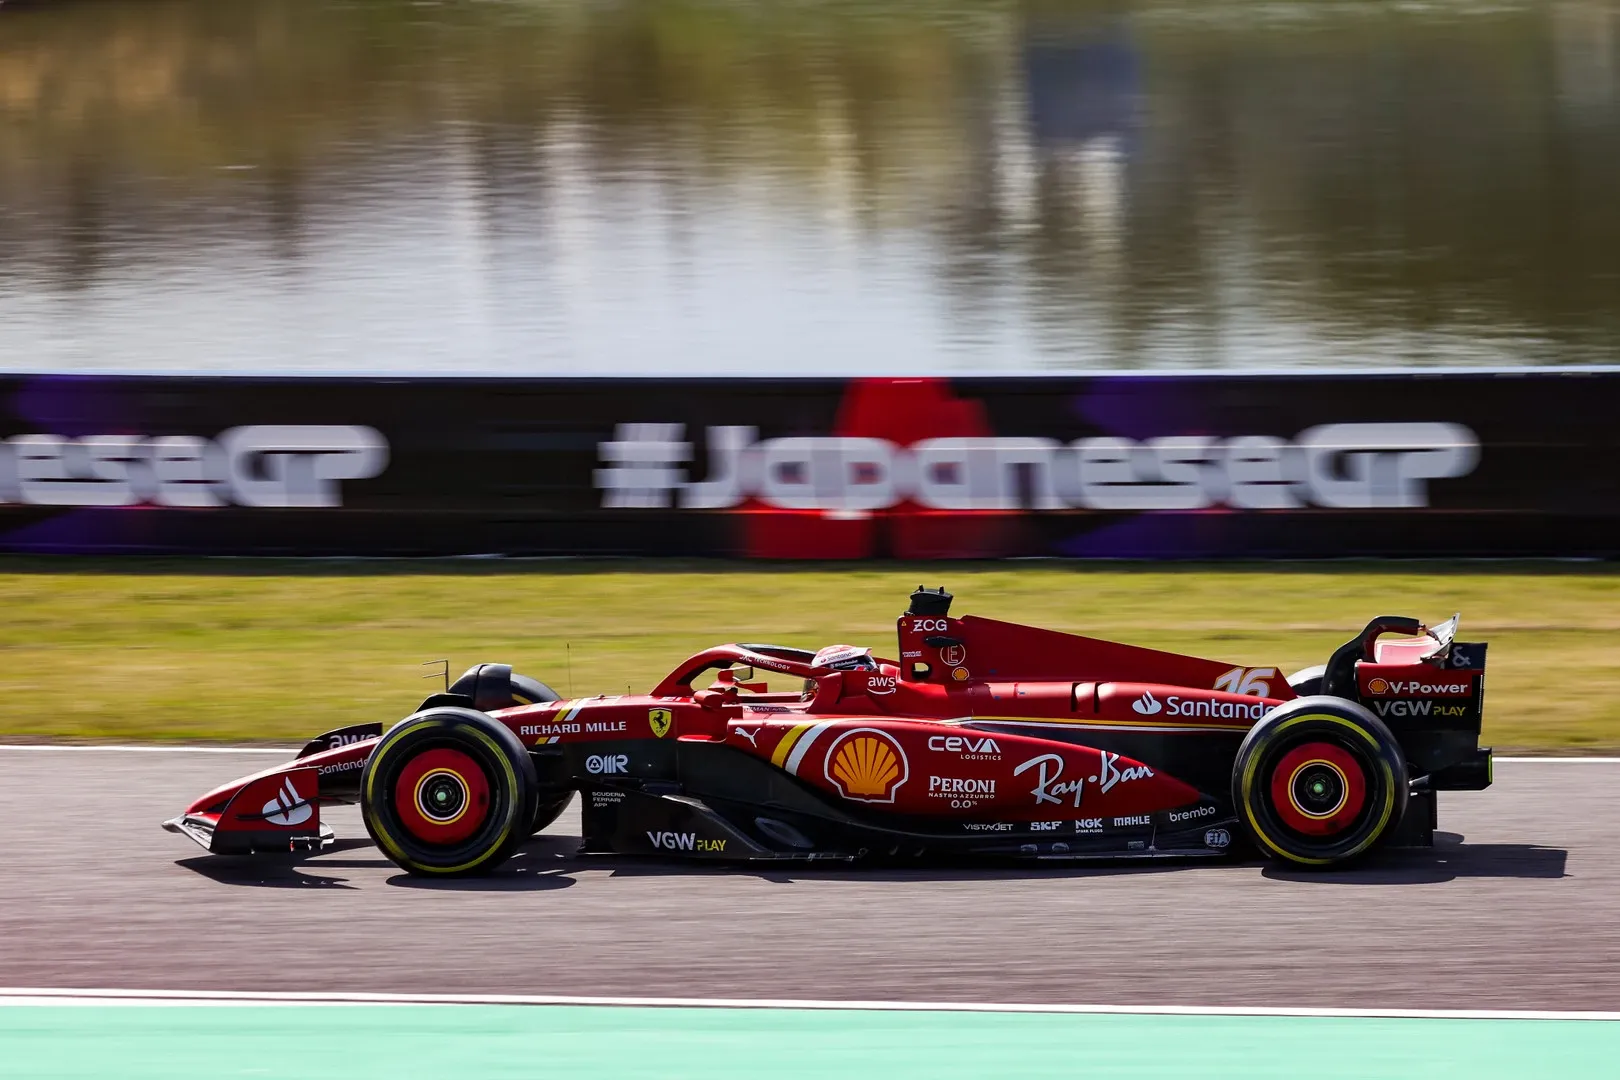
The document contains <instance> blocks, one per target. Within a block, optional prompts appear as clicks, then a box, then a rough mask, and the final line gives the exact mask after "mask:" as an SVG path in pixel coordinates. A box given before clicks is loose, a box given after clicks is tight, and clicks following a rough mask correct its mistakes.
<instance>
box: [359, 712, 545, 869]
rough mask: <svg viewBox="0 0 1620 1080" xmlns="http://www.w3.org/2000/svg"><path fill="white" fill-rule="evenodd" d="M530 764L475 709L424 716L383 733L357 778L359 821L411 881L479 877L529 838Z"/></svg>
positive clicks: (533, 787)
mask: <svg viewBox="0 0 1620 1080" xmlns="http://www.w3.org/2000/svg"><path fill="white" fill-rule="evenodd" d="M537 789H538V782H537V781H536V779H535V772H534V762H533V760H532V759H531V758H530V757H529V752H528V750H527V749H526V748H525V747H524V745H523V744H522V743H521V742H519V741H518V738H517V736H516V735H514V734H512V730H511V729H510V728H508V727H507V726H506V725H504V724H502V723H500V722H499V721H497V720H494V719H492V718H491V717H489V716H487V715H485V714H484V713H481V712H477V711H475V710H473V709H462V708H455V707H442V708H436V709H424V710H423V711H422V712H419V713H416V714H414V715H412V716H407V717H406V718H405V719H403V720H401V721H400V722H399V723H397V724H395V725H394V726H393V727H392V728H390V729H389V730H388V731H387V733H385V734H384V735H383V737H382V741H380V742H379V743H378V744H377V748H376V749H375V750H373V751H372V752H371V757H370V759H369V760H368V761H367V762H366V768H365V772H364V773H363V774H362V775H361V778H360V814H361V817H362V819H363V820H364V821H365V823H366V831H367V832H368V833H370V834H371V838H372V839H373V840H375V841H376V842H377V846H378V847H380V848H382V850H383V853H384V854H385V855H387V856H388V857H389V858H390V859H392V860H393V861H394V862H396V863H398V864H399V865H400V867H401V868H403V869H405V870H407V871H409V872H410V873H412V874H421V875H424V876H428V877H449V876H454V875H464V874H483V873H488V872H489V871H490V870H492V869H494V868H495V867H496V866H498V865H499V864H500V863H501V862H503V861H504V860H506V859H507V858H508V857H509V856H510V855H511V854H512V853H513V852H514V851H515V850H517V848H518V846H519V845H521V844H522V843H523V842H524V841H525V840H527V839H528V838H529V835H530V830H529V826H530V825H531V824H532V823H533V822H534V820H535V812H536V810H535V808H536V803H537V798H536V791H537Z"/></svg>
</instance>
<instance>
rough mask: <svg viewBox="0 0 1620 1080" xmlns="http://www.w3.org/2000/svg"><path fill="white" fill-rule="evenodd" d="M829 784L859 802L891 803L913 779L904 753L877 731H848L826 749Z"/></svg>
mask: <svg viewBox="0 0 1620 1080" xmlns="http://www.w3.org/2000/svg"><path fill="white" fill-rule="evenodd" d="M826 775H827V780H828V782H829V783H831V784H832V785H833V786H834V787H836V788H837V789H838V794H840V795H842V796H843V797H844V798H846V799H854V800H855V801H856V802H872V803H892V802H894V796H895V793H896V792H897V791H899V790H900V785H901V784H904V783H905V782H906V781H907V780H908V779H910V777H911V763H910V762H908V761H907V760H906V751H905V749H904V748H903V747H902V746H901V745H900V744H899V743H898V742H896V741H895V739H894V737H893V736H892V735H889V734H887V733H886V732H882V731H879V730H877V729H876V728H855V729H854V730H852V731H846V732H844V734H842V735H840V736H839V737H838V738H837V739H835V740H834V741H833V744H832V746H830V747H828V749H827V765H826Z"/></svg>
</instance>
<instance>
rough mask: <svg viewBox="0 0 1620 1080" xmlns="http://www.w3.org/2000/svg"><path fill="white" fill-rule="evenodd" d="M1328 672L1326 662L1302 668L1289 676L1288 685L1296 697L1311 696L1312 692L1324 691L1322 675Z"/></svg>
mask: <svg viewBox="0 0 1620 1080" xmlns="http://www.w3.org/2000/svg"><path fill="white" fill-rule="evenodd" d="M1326 674H1327V665H1326V664H1317V665H1316V666H1315V667H1308V668H1301V669H1300V670H1298V671H1296V672H1294V673H1293V674H1292V675H1290V676H1288V687H1289V689H1291V690H1292V691H1293V692H1294V696H1295V697H1310V696H1311V695H1312V694H1320V693H1321V692H1322V676H1324V675H1326Z"/></svg>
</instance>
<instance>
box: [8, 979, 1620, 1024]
mask: <svg viewBox="0 0 1620 1080" xmlns="http://www.w3.org/2000/svg"><path fill="white" fill-rule="evenodd" d="M39 1004H44V1005H109V1004H129V1005H134V1004H146V1005H591V1006H621V1007H639V1008H663V1009H669V1008H684V1009H814V1010H822V1011H856V1010H860V1011H882V1012H925V1011H926V1012H989V1013H1056V1014H1074V1015H1103V1016H1114V1015H1118V1016H1127V1015H1128V1016H1143V1015H1146V1016H1293V1017H1356V1018H1393V1019H1413V1020H1598V1021H1608V1022H1617V1021H1620V1012H1555V1011H1549V1010H1517V1009H1326V1008H1286V1007H1279V1008H1271V1007H1266V1006H1208V1007H1205V1006H1194V1005H1039V1004H1016V1003H998V1002H962V1001H828V1000H817V999H811V1000H796V999H792V998H663V997H577V996H564V995H536V994H367V993H319V992H296V991H294V992H283V993H269V992H265V993H246V992H239V991H230V990H118V989H108V990H64V989H50V988H31V987H17V988H0V1005H39Z"/></svg>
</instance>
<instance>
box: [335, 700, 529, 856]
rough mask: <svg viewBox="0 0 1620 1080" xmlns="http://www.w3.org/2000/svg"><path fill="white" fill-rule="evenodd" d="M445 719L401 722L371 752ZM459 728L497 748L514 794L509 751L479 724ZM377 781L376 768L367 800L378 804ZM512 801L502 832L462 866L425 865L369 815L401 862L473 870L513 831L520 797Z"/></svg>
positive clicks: (375, 753)
mask: <svg viewBox="0 0 1620 1080" xmlns="http://www.w3.org/2000/svg"><path fill="white" fill-rule="evenodd" d="M444 723H445V722H444V721H443V720H437V719H431V718H429V719H423V720H419V721H417V722H416V723H413V724H408V725H407V724H401V725H399V726H398V727H396V728H395V729H394V730H393V731H392V732H390V733H389V735H388V736H387V737H386V738H385V739H383V741H382V742H381V743H379V744H378V746H377V749H376V750H375V751H373V752H372V757H374V758H375V757H380V756H381V755H382V754H384V753H386V752H387V751H388V749H389V747H391V746H392V745H393V744H395V743H397V742H399V740H400V739H402V738H404V737H405V736H406V735H409V734H410V733H411V732H413V731H417V730H419V729H421V728H424V727H439V726H441V725H443V724H444ZM460 730H462V731H465V732H466V733H467V734H468V735H471V736H473V737H474V738H476V739H478V740H479V741H480V742H482V743H483V744H484V745H485V746H487V747H489V748H490V749H491V750H493V751H494V752H495V758H496V760H497V761H499V762H500V763H501V771H502V772H504V773H505V774H506V780H507V783H508V785H509V786H508V787H507V790H508V791H510V792H512V793H514V794H515V793H516V792H517V773H516V772H515V771H514V770H513V768H512V762H511V761H510V760H509V759H508V757H507V754H506V751H505V750H504V749H503V748H502V747H501V746H500V744H499V743H497V742H496V741H495V740H494V739H492V738H490V737H489V735H487V734H486V733H484V732H482V731H480V730H478V729H477V728H474V727H468V728H462V729H460ZM376 782H377V770H375V769H374V770H372V772H371V775H370V776H368V777H367V778H366V793H365V794H366V801H367V802H368V803H372V804H375V802H376V797H375V792H374V788H375V785H376ZM509 801H510V802H511V804H512V806H511V810H512V811H513V812H512V813H508V814H507V819H506V825H505V827H504V828H502V829H501V832H500V835H499V836H497V837H496V838H495V840H494V842H493V843H491V844H489V845H488V846H487V847H485V848H484V850H483V851H481V852H479V853H478V854H477V855H475V856H474V857H473V858H472V859H470V860H468V861H467V862H464V863H462V864H460V865H459V866H425V865H423V864H422V863H419V862H417V861H416V860H415V859H413V858H411V857H410V856H409V855H406V854H405V850H404V848H403V847H402V846H401V845H400V842H399V841H398V840H397V839H395V837H394V834H393V833H391V832H389V831H388V829H387V828H386V826H385V825H384V824H383V822H381V821H378V820H375V819H376V818H377V816H378V815H376V814H372V815H369V816H370V817H371V818H372V819H373V820H372V822H371V827H372V828H373V829H375V830H376V831H377V842H378V844H379V845H380V846H381V847H382V849H383V851H384V852H385V853H386V854H387V855H388V857H389V858H391V859H393V860H394V861H395V862H397V863H399V864H400V865H401V866H405V865H407V864H409V865H410V866H414V867H417V868H419V869H422V870H426V871H428V872H429V873H433V874H458V873H460V872H461V871H463V870H470V869H472V868H473V867H475V866H477V865H478V864H479V863H480V862H482V861H483V860H485V859H487V858H489V856H490V854H491V853H492V852H495V851H499V850H500V848H501V845H502V844H504V843H506V840H507V837H509V836H511V835H512V818H513V817H514V816H515V812H516V810H517V800H516V799H512V800H509Z"/></svg>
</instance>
